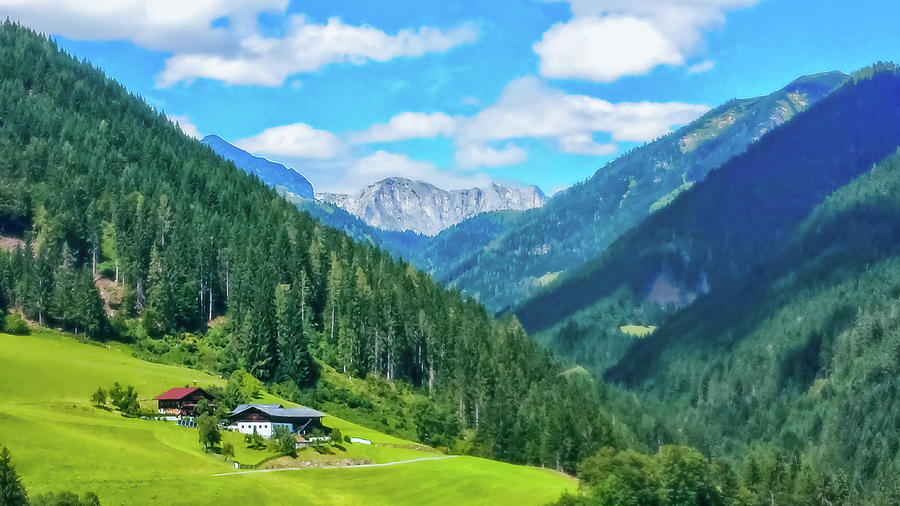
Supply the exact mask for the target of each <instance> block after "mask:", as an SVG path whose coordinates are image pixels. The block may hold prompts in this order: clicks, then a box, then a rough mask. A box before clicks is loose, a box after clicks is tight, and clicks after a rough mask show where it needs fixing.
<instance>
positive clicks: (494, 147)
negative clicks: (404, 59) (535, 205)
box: [348, 77, 709, 170]
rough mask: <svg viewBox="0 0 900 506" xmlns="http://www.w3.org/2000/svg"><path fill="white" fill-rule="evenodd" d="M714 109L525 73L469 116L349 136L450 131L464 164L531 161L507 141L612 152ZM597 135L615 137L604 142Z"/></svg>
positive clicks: (437, 116) (405, 118)
mask: <svg viewBox="0 0 900 506" xmlns="http://www.w3.org/2000/svg"><path fill="white" fill-rule="evenodd" d="M708 110H709V107H707V106H705V105H698V104H686V103H681V102H667V103H654V102H621V103H611V102H608V101H606V100H601V99H599V98H595V97H591V96H587V95H573V94H567V93H565V92H564V91H562V90H559V89H555V88H551V87H549V86H548V85H547V84H546V83H545V82H544V81H543V80H541V79H540V78H537V77H523V78H519V79H516V80H514V81H512V82H511V83H510V84H508V85H507V86H506V88H505V89H504V90H503V92H502V93H501V95H500V98H499V99H498V100H497V102H495V103H494V104H493V105H491V106H489V107H486V108H484V109H482V110H481V111H480V112H478V113H477V114H475V115H474V116H470V117H462V116H449V115H447V114H444V113H440V112H438V113H430V114H429V113H419V112H404V113H401V114H398V115H396V116H394V117H392V118H391V119H390V120H389V121H388V122H387V123H379V124H375V125H372V126H371V127H369V128H367V129H366V130H363V131H361V132H356V133H351V134H349V136H348V137H349V140H350V142H352V143H354V144H365V143H376V142H393V141H401V140H407V139H416V138H436V137H449V138H452V139H453V140H454V143H455V147H456V153H455V156H454V160H455V162H456V166H457V167H458V168H460V169H466V170H471V169H474V168H478V167H501V166H509V165H517V164H521V163H524V162H525V161H526V160H527V159H528V152H527V151H526V150H525V149H523V148H522V147H520V146H518V145H516V144H514V143H512V142H506V143H505V144H503V145H502V146H498V143H501V142H503V141H512V140H516V139H525V138H539V139H551V140H556V144H557V148H558V149H559V151H561V152H563V153H571V154H581V155H591V156H606V155H611V154H614V153H616V151H617V150H618V147H617V146H616V144H615V143H616V142H646V141H650V140H652V139H654V138H656V137H659V136H661V135H663V134H665V133H667V132H669V131H670V130H671V129H672V128H673V127H675V126H679V125H683V124H686V123H689V122H691V121H693V120H694V119H696V118H697V117H699V116H700V115H702V114H704V113H705V112H707V111H708ZM595 133H604V134H608V135H609V137H610V138H611V141H612V142H609V143H605V144H604V143H598V142H596V141H595V140H594V134H595Z"/></svg>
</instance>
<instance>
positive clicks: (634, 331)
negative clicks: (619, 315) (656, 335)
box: [619, 325, 656, 337]
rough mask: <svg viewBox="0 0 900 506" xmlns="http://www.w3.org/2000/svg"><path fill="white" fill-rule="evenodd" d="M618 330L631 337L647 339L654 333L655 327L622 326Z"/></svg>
mask: <svg viewBox="0 0 900 506" xmlns="http://www.w3.org/2000/svg"><path fill="white" fill-rule="evenodd" d="M619 330H621V331H622V333H623V334H625V335H629V336H632V337H647V336H649V335H650V334H652V333H653V332H655V331H656V327H654V326H652V325H622V326H620V327H619Z"/></svg>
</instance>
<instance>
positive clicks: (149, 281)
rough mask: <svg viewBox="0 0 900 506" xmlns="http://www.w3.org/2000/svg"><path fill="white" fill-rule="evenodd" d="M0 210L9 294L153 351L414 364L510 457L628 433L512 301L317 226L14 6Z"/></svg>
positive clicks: (365, 369)
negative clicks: (514, 311)
mask: <svg viewBox="0 0 900 506" xmlns="http://www.w3.org/2000/svg"><path fill="white" fill-rule="evenodd" d="M0 227H2V233H3V234H4V236H5V237H7V238H19V239H20V240H21V241H22V243H21V246H20V247H15V248H14V249H13V250H12V252H11V253H9V254H4V255H0V293H2V303H3V307H4V308H8V309H16V310H20V311H22V312H24V314H25V315H26V316H27V317H29V318H32V319H34V320H36V321H38V322H40V323H44V324H50V325H56V326H60V327H63V328H65V329H66V330H69V331H71V332H75V333H78V334H80V335H82V336H86V337H90V338H98V339H104V338H106V339H110V338H112V339H125V340H133V341H135V347H136V348H137V349H139V350H140V349H143V350H150V351H152V350H154V349H156V348H159V347H161V346H164V345H165V343H171V341H172V340H173V339H174V340H176V341H178V340H182V341H183V342H182V343H176V344H181V345H183V346H185V347H188V346H195V347H201V348H204V349H209V350H212V352H211V353H212V355H213V357H214V360H213V361H212V364H211V366H212V367H214V368H215V369H216V370H218V371H219V372H221V373H223V374H228V373H230V372H231V371H233V370H237V369H239V368H245V369H246V370H248V371H249V372H250V373H252V375H253V376H255V377H256V378H258V379H260V380H262V381H264V382H266V383H280V384H293V385H296V386H298V387H303V386H309V385H313V384H314V383H315V381H316V375H317V369H318V366H317V363H318V362H317V361H321V362H323V363H325V364H328V365H330V366H333V367H334V368H335V369H337V370H338V371H340V372H341V373H344V374H346V375H350V376H353V377H365V376H367V375H370V376H377V377H381V378H384V379H386V380H388V381H402V382H407V383H409V384H411V385H412V386H413V387H415V388H419V389H422V390H423V391H425V392H427V393H428V395H429V398H430V399H431V401H432V406H433V409H430V410H429V411H428V414H429V416H430V418H429V420H432V419H437V420H438V421H444V422H445V423H443V424H440V426H442V427H444V431H445V432H447V433H449V435H450V436H451V437H453V438H457V437H460V436H461V435H462V434H468V435H469V436H468V437H469V439H470V440H471V441H470V443H471V444H472V446H473V447H474V449H473V450H472V451H473V452H477V453H480V454H483V455H486V456H492V457H497V458H501V459H505V460H510V461H516V462H528V463H533V464H539V465H545V466H552V467H557V468H560V469H568V470H573V469H574V468H575V465H576V463H577V462H578V461H579V460H581V458H583V457H585V456H587V455H590V454H591V453H593V451H595V450H596V449H598V448H599V447H601V446H603V445H609V444H618V443H617V442H616V441H614V434H613V427H612V424H611V422H610V420H609V417H608V416H607V415H606V414H605V410H604V408H603V406H602V403H601V393H600V391H599V390H598V389H597V388H594V387H592V386H591V384H590V381H589V380H588V379H585V378H584V377H582V376H567V375H560V374H559V373H560V372H561V371H563V370H565V369H567V368H569V367H570V366H569V365H567V364H565V363H563V362H562V361H560V360H558V359H555V358H553V356H551V355H550V354H548V353H547V352H545V351H544V350H542V349H541V348H540V347H538V346H537V345H536V344H535V343H534V342H532V341H531V339H530V338H529V337H528V335H527V334H526V333H525V332H524V331H523V330H522V328H521V326H520V325H519V324H518V323H517V322H516V321H515V320H514V319H507V320H504V321H494V320H493V319H492V318H491V317H490V316H489V315H488V314H487V313H486V312H485V310H484V309H483V308H482V307H481V306H480V305H478V304H477V303H475V302H473V301H471V300H465V299H463V298H461V297H460V296H459V295H458V294H456V293H455V292H452V291H448V290H446V289H444V288H443V287H441V286H440V285H438V284H437V283H435V282H434V281H433V280H432V279H431V278H430V277H428V276H427V275H425V274H423V273H421V272H419V271H417V270H415V269H414V268H412V267H411V266H410V265H409V264H407V263H404V262H400V261H395V260H394V259H393V258H391V256H390V255H389V254H387V253H386V252H384V251H382V250H380V249H378V248H376V247H373V246H371V245H367V244H360V243H356V242H354V241H352V240H351V239H350V238H348V237H347V236H346V235H344V234H343V233H341V232H338V231H337V230H334V229H331V228H328V227H324V226H322V225H321V224H320V223H319V222H317V221H315V220H313V219H312V218H310V216H309V215H308V214H305V213H301V212H299V211H298V210H297V209H296V208H295V207H294V206H293V205H292V204H291V203H289V202H287V201H286V200H284V199H282V198H280V197H279V196H278V195H277V194H276V192H275V191H274V190H272V189H270V188H267V187H266V186H265V185H263V184H262V183H261V182H260V181H258V180H257V179H255V178H254V177H251V176H248V175H246V174H244V173H243V172H242V171H240V170H238V169H237V168H236V167H235V166H234V165H233V164H231V163H230V162H226V161H224V160H223V159H221V158H219V157H218V156H216V155H215V154H214V153H213V152H212V151H211V150H210V149H209V148H207V147H205V146H203V145H202V144H200V143H199V142H197V141H195V140H192V139H190V138H188V137H186V136H184V135H183V134H182V133H181V132H180V131H179V130H178V129H177V128H176V127H175V126H174V125H172V124H171V123H170V122H169V121H168V120H167V119H166V117H165V115H164V114H162V113H161V112H159V111H154V110H152V109H151V108H149V107H148V106H147V105H145V104H144V103H143V102H142V101H141V100H140V99H139V98H137V97H133V96H130V95H129V94H128V93H127V91H126V90H125V89H124V88H123V87H122V86H121V85H119V84H117V83H116V82H114V81H112V80H110V79H108V78H106V77H105V76H104V75H103V74H102V73H101V72H100V71H98V70H96V69H94V68H92V67H91V66H90V65H89V64H87V63H84V62H78V61H76V60H74V59H73V58H71V57H70V56H68V55H66V54H64V53H63V52H61V51H59V49H58V48H57V47H56V46H55V44H54V43H53V42H52V41H48V40H46V39H44V38H42V37H40V36H38V35H36V34H34V33H33V32H31V31H29V30H27V29H25V28H22V27H19V26H17V25H15V24H11V23H9V22H6V23H4V24H3V26H2V29H0ZM98 286H99V287H100V290H98V288H97V287H98ZM116 294H118V296H117V295H116ZM104 299H106V301H108V302H110V305H111V306H114V307H111V308H110V309H115V312H114V315H113V314H112V312H110V313H107V312H106V311H105V304H104ZM221 316H225V317H226V318H225V320H226V323H224V324H223V325H224V326H219V327H216V328H217V329H218V330H217V332H214V333H207V334H214V335H215V339H213V338H212V337H210V336H209V335H206V336H204V337H202V338H201V339H200V343H199V344H198V343H197V338H196V335H197V334H201V335H202V334H204V332H205V330H206V328H207V324H208V322H210V321H216V320H218V319H219V317H221ZM550 407H552V409H549V408H550ZM620 425H621V424H620Z"/></svg>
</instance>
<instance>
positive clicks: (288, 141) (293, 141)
mask: <svg viewBox="0 0 900 506" xmlns="http://www.w3.org/2000/svg"><path fill="white" fill-rule="evenodd" d="M235 145H237V146H238V147H240V148H241V149H245V150H247V151H249V152H251V153H254V154H264V155H271V156H276V157H277V156H284V157H291V158H300V159H318V160H322V159H328V158H336V157H338V156H340V155H341V154H342V152H343V150H344V147H343V144H342V142H341V140H340V139H339V138H338V137H337V136H336V135H334V134H333V133H331V132H329V131H327V130H317V129H315V128H313V127H311V126H309V125H307V124H306V123H294V124H292V125H283V126H277V127H272V128H267V129H265V130H263V131H262V132H260V133H258V134H257V135H254V136H253V137H249V138H246V139H241V140H239V141H237V142H235Z"/></svg>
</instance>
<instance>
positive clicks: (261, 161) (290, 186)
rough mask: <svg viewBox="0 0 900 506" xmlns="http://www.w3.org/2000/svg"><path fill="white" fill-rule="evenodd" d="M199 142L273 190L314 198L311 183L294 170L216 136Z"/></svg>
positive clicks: (209, 136)
mask: <svg viewBox="0 0 900 506" xmlns="http://www.w3.org/2000/svg"><path fill="white" fill-rule="evenodd" d="M200 142H202V143H203V144H206V145H207V146H209V147H210V149H212V150H213V151H214V152H215V153H216V154H217V155H219V156H221V157H222V158H224V159H226V160H230V161H231V162H232V163H234V164H235V165H236V166H237V167H239V168H241V169H243V170H244V171H245V172H247V173H249V174H254V175H256V176H257V177H258V178H259V179H260V180H261V181H262V182H264V183H266V184H267V185H269V186H271V187H273V188H283V189H284V190H286V191H288V192H291V193H294V194H296V195H298V196H300V197H303V198H305V199H311V198H314V195H315V191H314V190H313V185H312V183H310V182H309V180H308V179H306V178H305V177H303V175H302V174H300V173H299V172H297V171H296V170H293V169H291V168H288V167H286V166H284V165H282V164H280V163H276V162H273V161H271V160H267V159H265V158H262V157H259V156H253V155H251V154H250V153H248V152H246V151H244V150H243V149H241V148H239V147H237V146H234V145H233V144H231V143H229V142H228V141H226V140H224V139H222V138H221V137H219V136H218V135H207V136H206V137H204V138H203V139H202V140H201V141H200Z"/></svg>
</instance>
